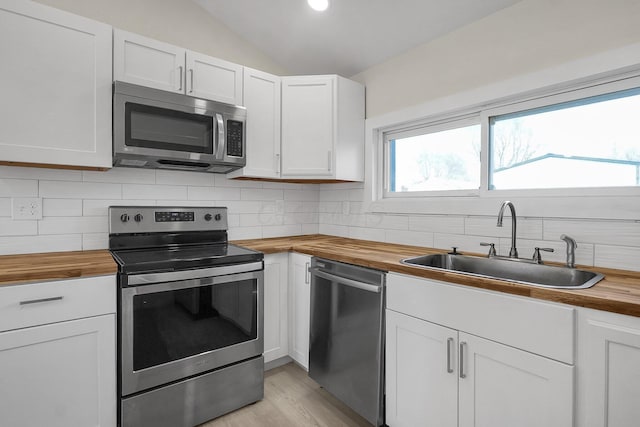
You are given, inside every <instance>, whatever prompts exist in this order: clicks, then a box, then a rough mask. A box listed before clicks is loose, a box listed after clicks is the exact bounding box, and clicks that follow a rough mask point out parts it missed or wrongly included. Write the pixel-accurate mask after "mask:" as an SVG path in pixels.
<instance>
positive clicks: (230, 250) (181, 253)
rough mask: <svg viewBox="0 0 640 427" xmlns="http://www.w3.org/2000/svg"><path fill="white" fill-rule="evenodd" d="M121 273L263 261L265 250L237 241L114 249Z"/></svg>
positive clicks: (114, 255)
mask: <svg viewBox="0 0 640 427" xmlns="http://www.w3.org/2000/svg"><path fill="white" fill-rule="evenodd" d="M111 253H112V255H113V257H114V259H115V260H116V262H117V263H118V269H119V272H120V273H126V274H132V273H151V272H162V271H177V270H186V269H193V268H205V267H215V266H221V265H229V264H238V263H245V262H252V261H261V260H262V259H263V254H262V253H261V252H256V251H253V250H251V249H246V248H243V247H240V246H236V245H233V244H220V243H218V244H213V245H184V246H175V247H162V248H144V249H118V250H112V251H111Z"/></svg>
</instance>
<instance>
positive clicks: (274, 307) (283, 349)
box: [264, 253, 289, 363]
mask: <svg viewBox="0 0 640 427" xmlns="http://www.w3.org/2000/svg"><path fill="white" fill-rule="evenodd" d="M288 260H289V254H287V253H279V254H270V255H265V257H264V361H265V363H267V362H271V361H272V360H275V359H278V358H280V357H284V356H287V355H288V354H289V345H288V341H289V339H288V335H289V328H288V324H287V323H288V320H287V317H288V316H287V313H288V308H287V306H288V294H289V293H288V286H289V283H288V265H289V262H288Z"/></svg>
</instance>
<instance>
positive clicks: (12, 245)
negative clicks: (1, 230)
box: [0, 234, 82, 255]
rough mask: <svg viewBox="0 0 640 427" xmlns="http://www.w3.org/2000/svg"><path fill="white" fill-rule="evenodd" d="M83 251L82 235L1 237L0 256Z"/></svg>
mask: <svg viewBox="0 0 640 427" xmlns="http://www.w3.org/2000/svg"><path fill="white" fill-rule="evenodd" d="M79 250H82V235H81V234H63V235H58V236H16V237H0V255H11V254H29V253H40V252H58V251H79Z"/></svg>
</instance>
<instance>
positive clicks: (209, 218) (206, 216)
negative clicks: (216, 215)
mask: <svg viewBox="0 0 640 427" xmlns="http://www.w3.org/2000/svg"><path fill="white" fill-rule="evenodd" d="M211 218H213V217H212V216H211V214H209V213H208V214H205V215H204V220H205V221H211Z"/></svg>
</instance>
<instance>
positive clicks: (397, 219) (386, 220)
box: [365, 214, 409, 230]
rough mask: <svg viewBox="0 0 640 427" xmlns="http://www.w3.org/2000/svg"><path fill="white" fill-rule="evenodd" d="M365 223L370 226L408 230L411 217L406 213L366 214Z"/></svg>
mask: <svg viewBox="0 0 640 427" xmlns="http://www.w3.org/2000/svg"><path fill="white" fill-rule="evenodd" d="M365 224H366V226H367V227H369V228H384V229H391V230H408V229H409V217H407V216H405V215H383V214H367V215H365Z"/></svg>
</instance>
